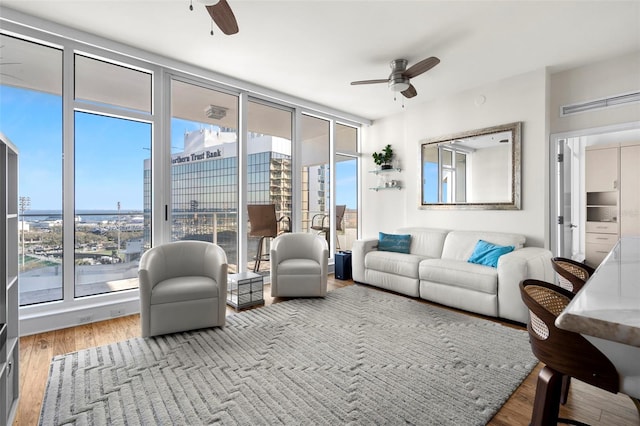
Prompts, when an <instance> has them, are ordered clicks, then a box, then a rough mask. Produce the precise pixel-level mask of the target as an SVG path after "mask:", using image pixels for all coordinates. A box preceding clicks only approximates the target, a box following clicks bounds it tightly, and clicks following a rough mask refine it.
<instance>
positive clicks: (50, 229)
mask: <svg viewBox="0 0 640 426" xmlns="http://www.w3.org/2000/svg"><path fill="white" fill-rule="evenodd" d="M0 57H1V58H2V60H1V61H0V63H1V65H0V66H1V67H0V83H1V84H0V132H2V133H4V134H5V135H6V136H7V137H9V138H10V139H11V140H12V141H13V142H14V143H15V144H16V145H17V146H18V149H19V150H20V168H19V172H20V176H19V185H20V186H19V190H18V193H19V205H18V212H19V214H20V229H19V237H20V247H19V254H20V257H19V259H20V270H19V271H20V272H19V273H20V275H19V276H20V305H31V304H36V303H42V302H51V301H55V300H60V299H62V297H63V292H62V281H63V268H62V260H63V258H62V244H63V243H62V229H63V227H62V50H61V49H59V48H57V47H51V46H47V45H44V44H40V43H36V42H32V41H26V40H22V39H19V38H16V37H11V36H7V35H4V34H0ZM33 58H37V61H34V60H33Z"/></svg>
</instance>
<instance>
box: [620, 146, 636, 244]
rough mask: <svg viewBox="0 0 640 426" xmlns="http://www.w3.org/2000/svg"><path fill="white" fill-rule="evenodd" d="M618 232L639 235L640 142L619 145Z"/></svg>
mask: <svg viewBox="0 0 640 426" xmlns="http://www.w3.org/2000/svg"><path fill="white" fill-rule="evenodd" d="M620 217H621V218H622V220H621V221H620V234H621V235H640V144H635V145H623V146H621V147H620Z"/></svg>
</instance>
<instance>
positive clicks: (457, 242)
mask: <svg viewBox="0 0 640 426" xmlns="http://www.w3.org/2000/svg"><path fill="white" fill-rule="evenodd" d="M479 240H484V241H487V242H489V243H492V244H497V245H500V246H514V247H515V249H516V250H518V249H521V248H522V247H524V243H525V240H526V239H525V237H524V235H520V234H507V233H502V232H482V231H451V232H449V234H447V238H446V239H445V240H444V246H443V248H442V256H441V258H442V259H452V260H462V261H464V262H466V261H467V259H469V257H470V256H471V253H473V250H474V248H475V247H476V244H477V243H478V241H479Z"/></svg>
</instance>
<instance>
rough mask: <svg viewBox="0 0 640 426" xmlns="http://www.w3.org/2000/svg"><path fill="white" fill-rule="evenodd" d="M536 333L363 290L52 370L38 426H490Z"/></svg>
mask: <svg viewBox="0 0 640 426" xmlns="http://www.w3.org/2000/svg"><path fill="white" fill-rule="evenodd" d="M535 365H536V359H535V358H534V357H533V355H532V354H531V349H530V346H529V343H528V336H527V333H526V332H525V331H523V330H517V329H513V328H509V327H506V326H503V325H501V324H498V323H495V322H491V321H487V320H483V319H480V318H475V317H471V316H468V315H464V314H461V313H457V312H454V311H450V310H446V309H442V308H439V307H435V306H432V305H428V304H425V303H421V302H419V301H417V300H413V299H410V298H406V297H403V296H398V295H394V294H390V293H387V292H382V291H379V290H376V289H372V288H369V287H366V286H360V285H353V286H347V287H344V288H340V289H337V290H334V291H331V292H329V293H328V294H327V297H326V298H324V299H293V300H289V301H286V302H282V303H277V304H273V305H270V306H267V307H264V308H260V309H255V310H250V311H245V312H241V313H237V314H233V315H230V316H228V317H227V325H226V326H225V327H224V328H217V329H207V330H201V331H195V332H187V333H178V334H173V335H167V336H162V337H157V338H147V339H143V338H134V339H130V340H126V341H123V342H118V343H114V344H110V345H106V346H101V347H95V348H90V349H86V350H82V351H78V352H74V353H69V354H66V355H61V356H57V357H55V358H53V360H52V362H51V369H50V372H49V381H48V383H47V388H46V391H45V396H44V401H43V406H42V411H41V415H40V424H41V425H61V424H78V425H80V424H82V425H112V424H113V425H124V424H127V425H137V424H144V425H155V424H161V425H171V424H180V425H204V424H225V425H226V424H241V425H275V424H295V425H307V424H313V425H342V424H350V425H360V424H362V425H370V424H423V425H482V424H485V423H486V422H487V421H489V420H490V419H491V417H493V415H494V414H495V413H496V412H497V411H498V410H499V409H500V407H501V406H502V405H503V404H504V402H505V401H506V400H507V399H508V398H509V396H510V395H511V394H512V393H513V391H514V390H515V389H516V388H517V387H518V385H519V384H520V383H521V382H522V380H523V379H524V378H525V377H526V376H527V375H528V374H529V372H530V371H531V370H532V369H533V367H534V366H535Z"/></svg>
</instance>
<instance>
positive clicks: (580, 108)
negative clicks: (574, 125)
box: [560, 92, 640, 117]
mask: <svg viewBox="0 0 640 426" xmlns="http://www.w3.org/2000/svg"><path fill="white" fill-rule="evenodd" d="M634 102H640V92H633V93H626V94H623V95H617V96H610V97H608V98H602V99H596V100H593V101H587V102H581V103H579V104H572V105H564V106H562V107H560V116H561V117H562V116H565V115H571V114H578V113H580V112H585V111H592V110H594V109H603V108H609V107H614V106H620V105H625V104H630V103H634Z"/></svg>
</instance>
